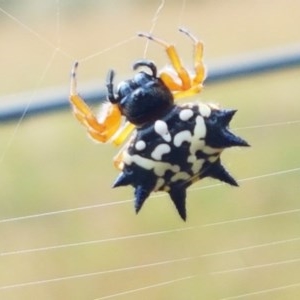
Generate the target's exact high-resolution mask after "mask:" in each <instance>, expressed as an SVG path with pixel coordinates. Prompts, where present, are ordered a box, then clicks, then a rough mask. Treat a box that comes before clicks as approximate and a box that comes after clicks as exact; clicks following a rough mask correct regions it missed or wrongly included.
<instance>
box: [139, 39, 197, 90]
mask: <svg viewBox="0 0 300 300" xmlns="http://www.w3.org/2000/svg"><path fill="white" fill-rule="evenodd" d="M138 36H140V37H145V38H147V39H149V40H151V41H154V42H156V43H158V44H159V45H161V46H163V47H164V48H165V51H166V53H167V55H168V57H169V59H170V62H171V64H172V67H173V68H174V70H175V71H176V73H177V75H178V77H179V79H180V81H181V84H178V83H176V81H175V80H174V78H173V77H172V75H169V74H168V73H167V72H166V73H165V72H163V73H161V75H160V76H161V78H162V79H163V81H164V82H165V84H166V85H167V86H168V87H169V88H170V89H171V90H187V89H189V88H190V86H191V82H190V77H189V74H188V72H187V70H186V69H185V68H184V67H183V65H182V63H181V60H180V57H179V55H178V53H177V50H176V48H175V46H174V45H172V44H168V43H167V42H166V41H164V40H162V39H159V38H157V37H154V36H153V35H151V34H147V33H139V34H138Z"/></svg>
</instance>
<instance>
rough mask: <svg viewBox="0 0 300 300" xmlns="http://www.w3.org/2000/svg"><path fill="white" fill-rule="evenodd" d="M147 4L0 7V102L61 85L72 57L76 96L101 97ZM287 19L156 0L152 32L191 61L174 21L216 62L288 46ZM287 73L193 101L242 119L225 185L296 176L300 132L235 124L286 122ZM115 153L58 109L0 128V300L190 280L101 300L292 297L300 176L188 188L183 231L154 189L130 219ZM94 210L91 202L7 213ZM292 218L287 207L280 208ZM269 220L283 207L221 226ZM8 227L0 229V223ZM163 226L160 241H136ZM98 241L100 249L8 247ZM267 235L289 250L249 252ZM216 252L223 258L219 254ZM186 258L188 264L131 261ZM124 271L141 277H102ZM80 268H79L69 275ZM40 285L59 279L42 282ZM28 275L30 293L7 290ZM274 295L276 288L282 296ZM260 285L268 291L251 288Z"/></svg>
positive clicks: (225, 86)
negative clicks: (92, 84)
mask: <svg viewBox="0 0 300 300" xmlns="http://www.w3.org/2000/svg"><path fill="white" fill-rule="evenodd" d="M159 5H160V1H122V2H120V1H92V0H90V1H79V0H77V1H66V0H57V1H54V0H53V1H50V0H48V1H43V2H41V1H37V0H35V1H27V0H22V1H1V2H0V8H1V12H0V23H1V26H0V40H1V47H0V65H1V71H0V72H1V84H0V93H1V94H2V95H6V94H17V93H19V92H22V91H31V92H32V97H31V101H38V91H39V90H40V89H43V88H46V87H51V86H63V87H65V89H66V90H67V89H68V88H69V77H68V75H69V71H70V67H71V65H72V63H73V61H74V60H75V59H79V60H82V62H81V64H80V68H79V89H80V86H81V85H82V86H83V85H84V83H85V82H87V81H89V80H95V79H96V80H98V81H99V88H102V87H103V86H104V80H105V76H106V72H107V70H108V69H109V68H115V69H116V70H117V74H118V75H117V78H116V79H117V80H122V79H123V76H124V74H125V76H126V74H127V76H130V75H129V74H130V72H131V70H130V67H131V64H132V62H134V61H135V60H136V59H138V58H141V57H142V56H143V53H144V49H145V41H144V40H141V39H138V38H135V37H134V36H135V34H136V32H138V31H148V30H149V29H150V28H151V26H152V24H153V17H154V15H155V11H156V10H157V9H158V7H159ZM299 11H300V3H299V1H296V0H295V1H293V0H288V1H283V0H275V1H267V0H266V1H254V0H251V1H250V0H244V1H238V0H229V1H213V0H210V1H166V2H165V5H164V7H163V9H162V10H161V12H160V14H159V17H158V18H157V20H156V21H155V30H154V33H155V34H156V35H157V36H160V37H163V38H165V39H167V40H168V41H172V42H175V43H176V45H178V49H179V51H180V53H181V56H182V57H184V60H185V61H186V62H187V63H190V62H191V60H189V59H190V57H191V47H190V45H189V44H187V41H186V39H184V38H182V36H180V34H178V32H177V27H178V26H179V25H184V26H186V27H187V28H189V29H190V30H191V31H192V32H193V33H194V34H195V35H197V36H199V37H200V38H201V39H202V40H203V41H204V42H205V60H206V61H213V60H215V59H219V58H220V59H221V58H224V57H227V56H233V55H239V54H242V53H246V52H251V51H259V50H261V49H268V48H273V47H279V46H285V45H288V44H291V43H295V42H299V37H300V36H299V30H298V28H299V26H300V13H299ZM8 14H10V15H8ZM120 42H124V43H121V44H120ZM106 49H107V50H106ZM90 56H92V57H91V58H90V59H88V57H90ZM147 57H148V58H150V59H153V60H155V61H156V62H157V64H158V65H159V66H163V65H164V64H165V63H166V57H165V54H164V53H163V51H162V50H161V49H160V48H159V47H157V45H149V48H148V51H147ZM126 78H127V77H126ZM299 79H300V70H299V69H293V70H289V71H280V72H275V73H270V74H264V75H260V76H255V77H249V78H246V79H238V80H233V81H229V82H224V83H219V84H215V85H209V86H207V87H206V89H205V91H204V92H203V93H202V94H201V97H200V98H201V99H202V101H213V102H217V103H220V104H221V105H222V106H224V107H232V108H237V109H238V110H239V111H238V113H237V115H236V117H235V119H234V121H233V122H232V128H237V129H236V132H237V133H238V134H239V135H241V136H242V137H243V138H245V139H246V140H247V141H249V143H250V144H251V145H252V147H251V148H250V149H231V150H228V151H226V153H224V155H223V161H224V163H225V165H226V166H227V167H228V169H229V170H230V172H231V173H232V174H233V175H234V176H235V177H236V178H237V179H243V178H251V177H256V176H260V175H264V174H271V173H273V172H277V171H283V170H289V169H294V168H298V167H299V165H300V160H299V151H300V143H299V126H300V125H299V123H296V124H285V125H278V126H266V127H262V128H249V129H245V128H244V129H242V128H243V127H248V126H253V125H262V124H273V123H281V122H284V123H285V122H287V121H293V120H299V112H300V104H299V96H300V89H299ZM66 101H67V99H66ZM238 128H240V129H238ZM116 151H117V150H116V149H114V148H113V146H111V145H98V144H94V143H92V142H91V141H90V140H89V139H88V138H87V137H86V134H85V132H84V130H83V128H82V127H80V125H79V124H78V123H76V121H75V120H74V118H73V117H72V115H71V113H70V112H61V113H60V112H59V113H55V114H50V115H44V116H42V117H37V118H32V119H29V120H24V121H21V122H20V123H19V125H17V124H15V123H10V124H1V127H0V155H1V157H2V160H1V165H0V199H1V202H0V203H1V209H0V238H1V243H0V265H1V268H0V298H1V299H9V300H11V299H45V300H47V299H96V298H100V299H101V297H105V296H108V295H113V294H117V293H122V292H124V291H130V290H135V289H140V288H143V287H147V286H148V287H149V286H151V285H155V284H159V283H162V282H167V281H172V280H174V279H177V278H184V277H185V276H191V275H195V274H196V276H195V277H193V278H191V279H187V280H182V281H179V282H176V283H173V284H168V285H164V286H160V287H155V288H149V289H145V290H141V291H136V292H133V293H130V294H125V295H122V296H118V297H117V296H116V297H112V298H116V299H117V298H120V299H140V298H142V297H144V298H145V299H208V300H210V299H223V298H226V297H233V296H236V295H243V294H249V293H250V295H249V296H247V297H246V296H244V297H242V298H241V299H243V298H245V299H272V300H273V299H278V300H279V299H280V300H281V299H289V300H290V299H299V297H300V287H299V284H300V281H299V278H300V261H299V260H298V259H299V258H300V257H299V253H300V240H298V239H297V238H300V229H299V211H297V209H299V191H300V185H299V179H300V176H299V171H298V172H291V173H288V174H285V175H280V176H268V177H264V178H258V179H255V180H248V181H245V182H242V183H241V187H240V188H238V189H236V188H231V187H228V186H224V185H221V186H215V187H212V188H205V187H207V186H208V187H209V186H210V185H213V184H215V183H217V182H216V181H213V180H204V181H203V182H199V183H197V184H196V185H194V186H193V187H192V188H191V189H190V190H189V192H188V203H187V208H188V221H187V223H183V222H182V221H181V220H180V219H179V217H178V216H177V214H176V212H175V210H174V208H173V205H172V203H171V201H170V200H169V199H168V197H167V196H166V195H165V194H157V195H155V197H153V198H151V199H149V200H148V201H147V203H146V204H145V206H144V207H143V209H142V211H141V212H140V214H139V215H138V216H135V214H134V210H133V207H132V203H131V200H132V189H131V188H119V189H115V190H112V189H111V184H112V182H113V181H114V178H115V177H116V176H117V171H116V170H115V169H114V168H113V166H112V157H113V155H114V154H115V153H116ZM127 200H129V201H127ZM120 202H121V203H120ZM101 203H103V204H104V205H103V206H98V205H99V204H101ZM105 204H109V205H105ZM91 205H95V207H94V208H93V209H86V210H77V211H74V212H69V213H61V214H54V215H48V216H43V217H37V218H30V219H24V220H15V221H14V220H13V219H11V218H18V217H22V216H28V215H35V214H41V213H45V212H53V211H60V210H65V209H73V208H77V207H85V206H91ZM290 210H291V211H294V213H283V212H285V211H290ZM277 212H282V214H277V215H273V216H268V217H260V218H253V219H244V220H243V219H242V220H240V221H236V222H229V223H225V224H218V223H219V222H222V221H226V220H238V219H241V218H247V217H255V216H264V215H269V214H272V213H277ZM7 219H11V221H8V222H4V221H1V220H7ZM213 224H214V225H213ZM174 229H175V231H174ZM177 229H179V230H177ZM176 230H177V231H176ZM163 231H169V232H168V233H161V234H153V235H147V233H155V232H163ZM143 233H145V235H144V236H140V237H136V238H128V239H119V240H113V239H114V238H117V237H126V236H130V235H139V234H143ZM105 239H111V240H110V241H106V242H97V243H90V244H87V245H84V246H73V247H61V248H58V249H52V250H47V251H34V252H28V253H18V251H22V250H26V249H36V248H41V247H51V246H56V245H65V244H74V243H75V244H76V243H80V242H86V241H87V242H89V241H96V240H98V241H99V240H105ZM289 239H295V240H293V241H290V242H288V241H287V240H289ZM276 241H286V242H282V243H276V244H270V245H268V246H264V247H256V246H257V245H261V244H265V243H272V242H276ZM245 247H246V248H247V249H245V250H242V249H241V248H245ZM238 249H241V250H238ZM227 250H234V251H231V252H228V253H220V252H223V251H227ZM208 254H209V255H208ZM183 257H197V258H195V259H191V260H185V261H179V262H174V263H165V264H162V265H154V266H148V267H147V266H144V267H143V265H147V264H151V263H156V262H163V261H169V260H174V259H178V258H183ZM280 262H284V263H280ZM134 266H139V268H132V269H128V270H126V271H118V272H109V270H113V269H122V268H128V267H129V268H130V267H134ZM251 266H260V267H251ZM233 269H237V270H236V271H231V272H226V273H218V272H219V271H223V270H233ZM102 271H103V273H101V272H102ZM105 271H108V272H105ZM99 272H100V273H99ZM80 274H91V275H90V276H82V277H80V276H78V278H73V279H72V278H69V279H68V277H70V276H71V277H72V276H76V275H80ZM65 277H66V279H64V280H62V279H61V280H59V278H65ZM53 278H56V279H57V280H56V281H52V282H44V283H43V282H40V281H43V280H46V281H47V280H51V279H53ZM26 282H29V283H30V282H36V284H30V285H27V286H18V284H20V283H26ZM14 285H16V286H14ZM291 285H295V286H291ZM284 286H287V287H288V288H282V289H281V288H280V287H284ZM5 287H6V288H5ZM277 288H279V289H277ZM269 289H275V290H273V291H272V292H271V291H268V290H269ZM258 291H266V292H265V293H258V294H253V293H255V292H258Z"/></svg>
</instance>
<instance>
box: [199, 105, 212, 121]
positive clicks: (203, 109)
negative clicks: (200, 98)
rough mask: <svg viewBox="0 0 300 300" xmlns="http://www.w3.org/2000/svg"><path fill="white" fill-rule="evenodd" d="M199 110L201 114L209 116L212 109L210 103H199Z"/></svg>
mask: <svg viewBox="0 0 300 300" xmlns="http://www.w3.org/2000/svg"><path fill="white" fill-rule="evenodd" d="M199 112H200V115H201V116H203V117H206V118H208V117H209V116H210V114H211V109H210V107H209V106H208V105H206V104H203V103H199Z"/></svg>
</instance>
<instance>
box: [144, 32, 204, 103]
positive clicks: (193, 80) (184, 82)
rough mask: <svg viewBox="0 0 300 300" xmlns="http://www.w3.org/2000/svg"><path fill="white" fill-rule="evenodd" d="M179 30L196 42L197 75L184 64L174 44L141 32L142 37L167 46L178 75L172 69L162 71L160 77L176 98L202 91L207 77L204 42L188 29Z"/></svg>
mask: <svg viewBox="0 0 300 300" xmlns="http://www.w3.org/2000/svg"><path fill="white" fill-rule="evenodd" d="M179 31H180V32H182V33H184V34H185V35H186V36H188V37H189V38H190V39H191V40H192V41H193V43H194V70H195V75H193V76H192V75H191V74H190V73H189V72H188V71H187V70H186V68H185V67H184V66H183V64H182V62H181V60H180V57H179V55H178V53H177V50H176V48H175V46H174V45H172V44H168V43H167V42H165V41H164V40H161V39H159V38H157V37H154V36H152V35H151V34H147V33H139V36H140V37H145V38H147V39H149V40H152V41H154V42H156V43H158V44H159V45H161V46H163V47H164V48H165V50H166V53H167V55H168V57H169V59H170V62H171V65H172V67H173V69H174V71H175V72H176V74H177V77H174V74H172V72H170V70H165V71H163V72H161V73H160V78H161V79H162V80H163V82H164V83H165V84H166V86H167V87H168V88H169V89H170V90H171V91H172V92H173V94H174V97H175V98H181V97H186V96H192V95H195V94H198V93H200V92H201V90H202V87H203V86H202V83H203V81H204V79H205V68H204V65H203V62H202V58H203V44H202V43H201V42H200V41H199V40H198V39H197V38H195V37H194V36H193V35H192V34H191V33H190V32H189V31H187V30H186V29H183V28H180V29H179ZM178 79H179V81H178Z"/></svg>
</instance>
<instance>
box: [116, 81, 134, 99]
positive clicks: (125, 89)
mask: <svg viewBox="0 0 300 300" xmlns="http://www.w3.org/2000/svg"><path fill="white" fill-rule="evenodd" d="M117 91H118V95H119V97H124V96H126V95H128V94H130V93H131V92H132V87H131V86H130V84H129V82H128V81H123V82H120V83H119V85H118V87H117Z"/></svg>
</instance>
